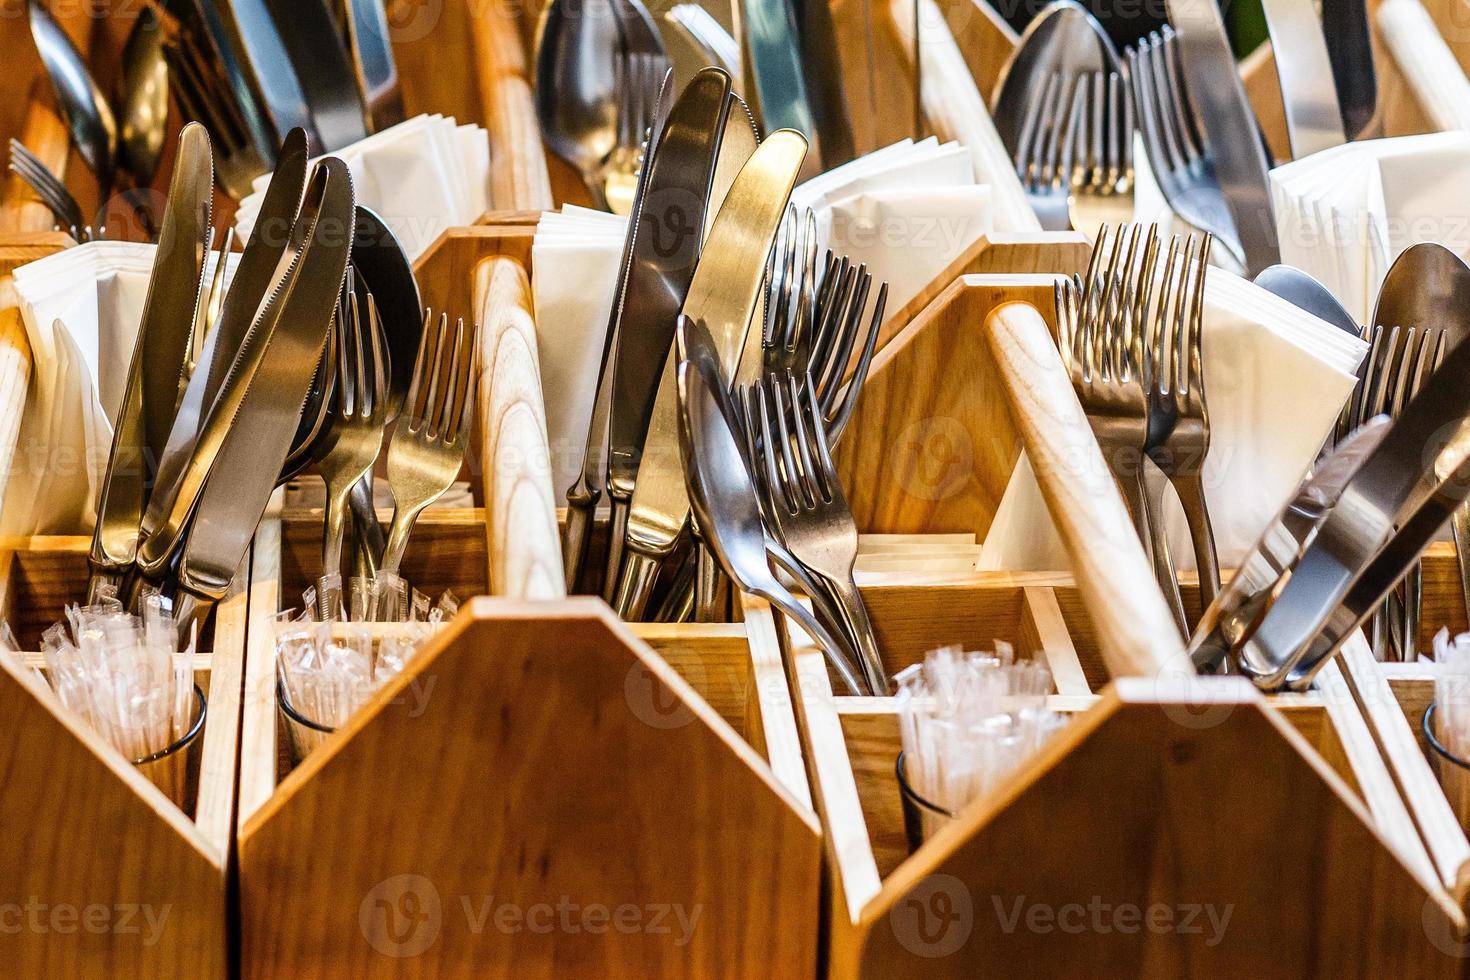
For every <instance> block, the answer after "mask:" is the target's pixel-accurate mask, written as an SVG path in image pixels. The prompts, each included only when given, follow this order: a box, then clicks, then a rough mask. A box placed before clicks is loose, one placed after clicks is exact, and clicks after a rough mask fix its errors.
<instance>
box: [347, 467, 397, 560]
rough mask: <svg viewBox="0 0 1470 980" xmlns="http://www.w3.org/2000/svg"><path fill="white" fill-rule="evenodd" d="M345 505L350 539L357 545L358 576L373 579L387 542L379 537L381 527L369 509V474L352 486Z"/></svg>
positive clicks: (381, 532)
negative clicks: (349, 509)
mask: <svg viewBox="0 0 1470 980" xmlns="http://www.w3.org/2000/svg"><path fill="white" fill-rule="evenodd" d="M347 503H348V504H349V505H350V506H351V507H352V536H353V539H354V540H355V541H356V542H357V549H356V555H357V562H358V565H357V566H356V567H357V568H358V574H359V575H363V576H364V577H366V578H373V577H375V576H376V575H377V574H378V566H380V565H381V564H382V563H383V551H384V549H385V548H386V547H387V541H386V540H385V539H384V538H383V525H381V524H379V523H378V511H377V509H376V508H375V507H374V506H373V474H372V471H368V474H367V476H364V477H363V478H362V479H361V480H358V481H357V482H356V483H354V484H353V485H352V492H351V493H350V494H348V496H347Z"/></svg>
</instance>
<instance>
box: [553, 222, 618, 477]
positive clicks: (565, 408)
mask: <svg viewBox="0 0 1470 980" xmlns="http://www.w3.org/2000/svg"><path fill="white" fill-rule="evenodd" d="M627 227H628V225H627V219H626V218H623V217H621V216H619V215H616V214H608V213H607V212H606V211H592V210H588V209H587V208H579V207H574V206H572V205H568V206H566V207H564V208H562V210H561V212H560V213H558V212H554V211H547V212H546V213H544V214H542V215H541V221H540V222H539V223H538V224H537V225H536V240H535V242H534V244H533V245H532V247H531V298H532V302H533V303H534V304H535V309H536V345H537V349H538V351H539V352H540V355H541V390H542V392H543V393H544V394H545V398H546V433H547V438H548V439H549V440H550V448H551V479H552V484H551V486H552V489H553V491H554V492H555V493H557V494H560V493H562V491H564V490H566V489H567V488H568V487H570V486H571V485H572V484H573V483H574V482H575V481H576V478H577V474H578V473H579V472H580V471H581V466H582V450H583V447H584V446H586V444H587V425H588V423H589V422H590V420H591V418H592V402H593V400H594V398H595V397H596V395H597V371H598V368H599V366H600V365H601V363H602V348H603V345H604V342H605V339H606V337H607V322H608V317H609V315H610V314H611V312H612V304H613V294H614V293H616V292H617V288H618V263H619V262H620V261H621V259H622V256H623V238H624V235H625V232H626V230H627Z"/></svg>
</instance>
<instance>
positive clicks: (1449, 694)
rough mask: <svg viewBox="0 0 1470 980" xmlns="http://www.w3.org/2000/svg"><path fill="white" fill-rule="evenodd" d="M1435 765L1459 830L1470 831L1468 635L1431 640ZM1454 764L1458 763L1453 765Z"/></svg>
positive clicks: (1446, 632) (1445, 635)
mask: <svg viewBox="0 0 1470 980" xmlns="http://www.w3.org/2000/svg"><path fill="white" fill-rule="evenodd" d="M1433 710H1434V717H1433V735H1434V737H1435V739H1437V740H1438V742H1439V744H1438V745H1437V746H1435V749H1436V752H1435V760H1434V761H1435V764H1436V767H1437V768H1438V770H1439V780H1440V784H1441V785H1442V786H1443V787H1444V791H1445V796H1446V797H1448V799H1449V801H1450V806H1452V807H1453V808H1454V810H1455V814H1456V815H1457V816H1458V817H1459V818H1460V824H1461V826H1466V827H1470V770H1467V769H1466V768H1465V767H1464V765H1463V764H1462V763H1467V762H1470V633H1461V634H1460V635H1459V636H1456V637H1454V638H1453V639H1452V638H1451V637H1450V634H1449V630H1445V629H1441V630H1440V631H1439V633H1438V634H1436V635H1435V637H1434V707H1433ZM1456 760H1458V761H1456Z"/></svg>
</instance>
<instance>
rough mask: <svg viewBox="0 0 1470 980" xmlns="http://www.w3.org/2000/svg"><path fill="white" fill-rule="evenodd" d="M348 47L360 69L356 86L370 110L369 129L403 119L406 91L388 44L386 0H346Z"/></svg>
mask: <svg viewBox="0 0 1470 980" xmlns="http://www.w3.org/2000/svg"><path fill="white" fill-rule="evenodd" d="M343 7H344V8H345V9H344V11H343V12H344V14H345V16H344V17H343V20H344V21H345V22H346V25H347V41H348V44H347V47H348V52H349V53H350V54H351V56H352V65H353V68H354V69H355V70H356V72H357V85H358V88H359V89H360V90H361V92H362V101H363V104H364V107H365V108H366V110H367V117H368V123H369V126H368V128H369V129H370V130H372V131H373V132H375V133H376V132H379V131H381V130H384V129H387V128H388V127H389V126H394V125H396V124H398V123H401V122H403V116H404V111H403V92H402V91H401V90H400V89H399V87H398V67H397V66H396V65H395V64H394V62H393V45H391V44H390V43H388V14H387V10H386V9H385V5H384V2H383V0H343Z"/></svg>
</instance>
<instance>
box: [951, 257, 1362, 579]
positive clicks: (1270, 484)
mask: <svg viewBox="0 0 1470 980" xmlns="http://www.w3.org/2000/svg"><path fill="white" fill-rule="evenodd" d="M1204 347H1205V392H1206V395H1207V398H1208V403H1209V413H1210V452H1209V457H1208V459H1207V461H1206V463H1205V497H1206V501H1207V503H1208V506H1209V511H1210V520H1211V524H1212V526H1213V528H1214V532H1215V543H1216V547H1217V550H1218V552H1219V556H1220V564H1221V566H1222V567H1233V566H1234V565H1235V563H1237V562H1238V561H1239V560H1240V558H1241V556H1242V555H1243V554H1244V552H1245V550H1246V549H1248V548H1249V547H1251V546H1252V545H1253V544H1254V543H1255V541H1256V539H1257V538H1258V537H1259V536H1260V533H1261V531H1262V530H1263V529H1264V528H1265V526H1266V525H1267V523H1269V522H1270V521H1271V520H1272V519H1273V518H1274V517H1275V516H1276V514H1277V513H1278V512H1279V511H1280V509H1281V506H1282V504H1284V503H1285V501H1286V499H1287V497H1288V496H1289V495H1290V494H1291V492H1292V491H1293V490H1295V489H1296V486H1297V484H1298V483H1299V482H1300V481H1301V478H1302V476H1303V475H1304V474H1305V473H1306V470H1307V467H1308V466H1309V465H1311V463H1312V461H1313V459H1314V458H1315V457H1316V454H1317V451H1318V450H1319V449H1320V448H1321V447H1322V443H1323V440H1324V439H1325V438H1326V436H1327V433H1328V432H1329V431H1330V430H1331V428H1332V426H1333V424H1334V423H1335V422H1336V420H1337V416H1338V413H1339V412H1340V411H1341V409H1342V406H1343V404H1344V403H1345V402H1346V400H1347V398H1348V396H1349V395H1350V394H1351V392H1352V389H1353V384H1354V382H1355V374H1354V372H1355V371H1356V368H1357V365H1358V362H1359V361H1360V360H1361V359H1362V357H1363V355H1364V354H1365V353H1366V351H1367V345H1366V344H1365V343H1363V342H1362V341H1361V340H1358V339H1357V338H1355V337H1352V336H1350V335H1349V334H1347V333H1346V332H1344V331H1342V330H1340V329H1338V328H1337V327H1334V326H1331V325H1330V324H1327V323H1324V322H1323V321H1321V320H1318V319H1317V318H1316V317H1314V316H1312V315H1310V314H1308V313H1305V312H1303V311H1302V310H1299V309H1297V308H1296V307H1295V306H1292V305H1291V304H1290V303H1288V302H1286V301H1285V300H1283V299H1280V298H1278V297H1276V296H1273V295H1271V294H1270V293H1267V292H1266V291H1265V290H1263V289H1260V288H1259V287H1257V286H1255V285H1254V284H1252V283H1250V282H1247V281H1246V280H1244V279H1241V278H1239V277H1237V276H1234V275H1232V274H1231V273H1228V272H1225V271H1224V270H1221V269H1211V270H1210V272H1209V277H1208V279H1207V283H1206V288H1205V328H1204ZM1170 499H1171V504H1170V512H1169V513H1168V515H1167V517H1166V520H1167V526H1168V529H1169V543H1170V547H1171V549H1172V551H1173V554H1174V559H1175V562H1176V563H1177V564H1178V565H1179V567H1181V568H1192V567H1194V566H1193V555H1194V552H1193V549H1192V547H1191V545H1190V539H1189V533H1188V525H1187V523H1186V522H1185V520H1184V514H1183V510H1182V509H1181V508H1180V506H1179V504H1178V500H1177V498H1175V497H1174V496H1173V492H1172V490H1171V491H1170ZM980 567H981V568H982V569H989V570H1000V569H1004V570H1009V571H1023V570H1031V571H1035V570H1048V569H1061V568H1066V567H1068V563H1067V560H1066V556H1065V552H1064V551H1063V549H1062V546H1061V541H1060V539H1059V538H1058V537H1057V535H1056V531H1055V529H1054V528H1053V526H1052V523H1051V519H1050V516H1049V514H1048V512H1047V510H1046V506H1045V504H1044V502H1043V501H1042V498H1041V491H1040V488H1039V487H1038V486H1037V484H1036V478H1035V475H1034V474H1033V473H1032V471H1031V468H1030V465H1029V464H1028V463H1027V462H1026V460H1025V458H1024V455H1023V458H1022V461H1021V465H1019V466H1017V468H1016V471H1015V473H1013V474H1012V476H1011V481H1010V483H1009V485H1008V486H1007V487H1006V492H1005V494H1004V496H1003V497H1002V499H1001V504H1000V508H999V509H998V511H997V512H996V517H995V521H994V523H993V524H992V527H991V530H990V533H989V535H987V537H986V540H985V545H984V550H983V553H982V555H981V561H980Z"/></svg>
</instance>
